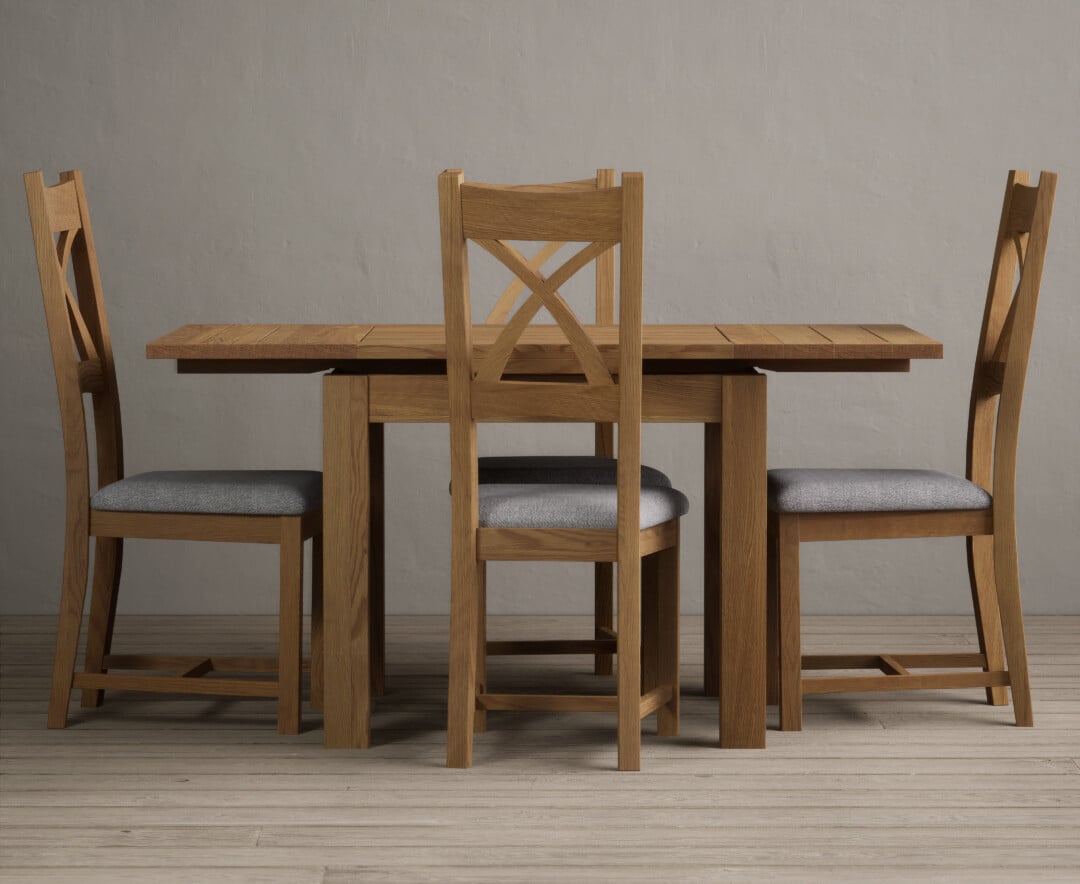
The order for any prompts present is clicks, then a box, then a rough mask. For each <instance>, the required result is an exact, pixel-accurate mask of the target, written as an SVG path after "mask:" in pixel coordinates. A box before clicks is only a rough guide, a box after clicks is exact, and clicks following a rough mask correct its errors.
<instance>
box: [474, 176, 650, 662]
mask: <svg viewBox="0 0 1080 884" xmlns="http://www.w3.org/2000/svg"><path fill="white" fill-rule="evenodd" d="M548 186H549V187H552V188H559V189H561V190H566V191H568V192H574V191H591V190H598V189H601V188H607V187H614V186H615V170H614V169H597V170H596V177H595V178H585V179H582V180H580V181H566V182H563V183H560V184H553V185H548ZM566 245H567V243H565V242H559V241H557V240H556V241H552V242H547V243H544V245H543V246H541V247H540V249H539V250H538V251H537V252H536V253H535V254H534V255H533V257H532V258H530V259H529V261H528V266H529V268H530V269H532V270H535V271H536V272H541V271H542V270H543V268H544V265H545V264H547V263H548V261H550V260H551V259H552V258H553V257H554V256H555V255H556V254H557V253H558V252H559V251H560V250H562V249H563V248H564V247H565V246H566ZM593 263H594V264H595V266H596V324H597V325H614V324H615V252H614V250H613V249H609V250H608V251H606V252H604V253H603V254H602V255H599V256H597V257H596V258H595V259H594V261H593ZM525 288H526V287H525V283H524V282H522V280H521V279H520V278H519V277H518V276H514V277H513V279H512V280H511V281H510V283H509V285H507V287H506V289H505V290H504V291H503V293H502V294H501V295H500V296H499V299H498V300H497V301H496V302H495V306H494V307H493V308H492V309H491V312H490V313H489V314H488V317H487V319H486V320H484V321H485V322H486V323H490V324H494V325H502V324H504V323H505V322H506V321H507V320H508V319H509V318H510V311H511V310H512V309H513V307H514V304H516V303H517V301H518V299H519V298H520V296H521V294H522V292H524V291H525ZM593 446H594V452H595V453H594V454H593V455H592V456H589V455H501V456H489V457H481V458H480V467H479V476H480V484H481V485H487V484H503V485H505V484H510V485H522V484H525V485H528V484H552V483H555V484H564V483H571V484H586V485H614V484H615V476H616V466H615V464H616V462H615V428H614V425H613V424H608V423H598V424H596V426H595V435H594V441H593ZM641 481H642V484H644V485H655V486H663V487H668V488H670V487H671V480H670V479H669V478H668V477H667V476H666V475H665V474H664V473H663V472H661V471H660V470H658V469H656V468H655V467H650V466H647V465H645V464H642V465H641ZM613 577H614V574H613V570H612V567H611V563H610V562H596V563H595V564H594V566H593V636H594V639H595V640H596V641H597V642H602V643H604V644H607V645H611V644H612V643H614V641H615V604H614V599H615V594H614V592H615V586H614V582H613ZM567 647H569V645H568V644H567V643H566V642H565V641H561V640H557V639H556V640H550V641H528V642H515V641H505V642H489V643H488V648H487V652H488V654H489V655H493V654H543V653H565V649H566V648H567ZM612 663H613V657H612V655H611V654H610V653H609V652H607V651H596V652H595V655H594V664H593V665H594V671H595V673H596V674H597V675H611V673H612V672H613V671H614V668H613V665H612Z"/></svg>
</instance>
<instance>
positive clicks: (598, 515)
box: [479, 484, 690, 529]
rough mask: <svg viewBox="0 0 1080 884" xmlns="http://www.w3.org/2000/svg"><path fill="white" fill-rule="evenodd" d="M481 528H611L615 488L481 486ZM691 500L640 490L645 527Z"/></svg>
mask: <svg viewBox="0 0 1080 884" xmlns="http://www.w3.org/2000/svg"><path fill="white" fill-rule="evenodd" d="M479 495H480V527H481V528H609V529H614V528H615V527H616V526H617V524H618V489H617V488H616V487H615V486H614V485H536V484H531V485H530V484H521V485H501V484H496V485H481V486H480V490H479ZM689 509H690V502H689V501H688V500H687V499H686V495H685V494H683V493H682V492H681V491H676V490H675V489H674V488H656V487H643V488H642V489H641V506H640V524H641V528H642V529H645V528H652V527H653V526H654V525H660V524H662V523H663V522H668V521H670V520H671V519H677V518H679V517H680V516H684V515H686V513H687V512H688V511H689Z"/></svg>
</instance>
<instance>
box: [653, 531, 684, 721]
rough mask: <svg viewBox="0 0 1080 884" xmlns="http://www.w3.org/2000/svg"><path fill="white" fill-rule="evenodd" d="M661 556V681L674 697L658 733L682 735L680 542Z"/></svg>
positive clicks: (662, 714)
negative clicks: (680, 700)
mask: <svg viewBox="0 0 1080 884" xmlns="http://www.w3.org/2000/svg"><path fill="white" fill-rule="evenodd" d="M656 557H657V558H658V559H659V563H658V564H659V569H658V570H659V591H658V593H657V595H658V596H659V605H658V606H657V619H658V628H657V633H658V636H657V638H658V639H659V641H658V644H659V649H658V654H657V657H658V664H659V673H658V676H659V677H658V679H657V681H658V683H659V684H661V685H671V699H670V700H668V702H667V703H665V704H664V705H663V706H661V707H660V708H659V709H658V710H657V713H656V732H657V733H658V734H659V735H660V736H662V737H677V736H678V735H679V543H678V540H676V542H675V545H674V546H671V547H669V548H668V549H665V550H661V551H660V552H658V553H656Z"/></svg>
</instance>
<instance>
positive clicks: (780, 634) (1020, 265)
mask: <svg viewBox="0 0 1080 884" xmlns="http://www.w3.org/2000/svg"><path fill="white" fill-rule="evenodd" d="M1056 186H1057V176H1056V175H1054V174H1053V173H1050V172H1043V173H1042V174H1041V175H1040V177H1039V183H1038V185H1037V186H1035V187H1031V186H1029V185H1028V175H1027V173H1026V172H1016V171H1013V172H1010V173H1009V175H1008V179H1007V181H1006V185H1005V195H1004V198H1003V200H1002V207H1001V217H1000V221H999V225H998V234H997V239H996V241H995V246H994V258H993V263H992V264H991V271H990V283H989V289H988V292H987V298H986V306H985V309H984V311H983V317H982V327H981V331H980V336H979V347H978V352H977V355H976V360H975V371H974V376H973V379H972V385H971V401H970V408H969V418H968V439H967V477H968V479H969V480H970V481H971V482H973V483H975V484H977V485H979V486H980V487H982V488H984V489H985V490H986V491H987V492H989V493H991V494H992V495H993V508H992V509H990V508H988V509H985V510H974V511H952V512H950V511H934V510H931V511H912V512H893V513H880V512H878V513H873V512H871V513H867V512H852V513H803V514H789V513H773V514H771V515H770V525H771V529H770V533H771V534H772V535H773V536H775V537H777V538H780V541H779V542H778V544H777V546H776V547H775V549H773V551H772V554H773V555H774V557H775V559H776V561H775V563H774V566H775V568H776V569H777V571H778V580H777V582H776V587H775V590H774V591H775V592H776V594H777V596H778V598H777V601H776V604H777V606H778V609H779V617H778V625H777V626H776V629H777V639H776V640H777V641H778V642H779V643H780V645H781V648H780V656H781V666H780V670H781V677H780V701H781V703H780V704H781V724H782V726H783V727H784V728H785V729H788V728H790V729H798V727H800V726H801V715H802V712H801V706H802V695H803V694H814V693H833V692H842V691H853V692H858V691H877V690H880V691H899V690H925V689H930V688H966V687H973V686H982V687H985V688H986V698H987V702H988V703H989V704H991V705H1002V704H1004V703H1005V702H1006V693H1005V690H1004V689H1005V687H1006V686H1008V687H1009V688H1010V690H1011V693H1012V697H1013V705H1014V714H1015V720H1016V723H1017V724H1018V725H1021V726H1027V727H1030V726H1031V725H1032V723H1033V714H1032V705H1031V696H1030V685H1029V677H1028V671H1027V652H1026V645H1025V639H1024V625H1023V614H1022V610H1021V603H1020V576H1019V565H1018V557H1017V540H1016V516H1015V513H1016V502H1015V498H1016V456H1017V446H1018V434H1019V426H1020V406H1021V402H1022V399H1023V391H1024V382H1025V377H1026V372H1027V364H1028V358H1029V356H1030V350H1031V334H1032V329H1033V328H1034V324H1035V313H1036V308H1037V305H1038V298H1039V289H1040V284H1041V280H1042V270H1043V263H1044V260H1045V251H1046V243H1047V240H1048V237H1049V231H1050V219H1051V216H1052V213H1053V204H1054V192H1055V188H1056ZM1017 277H1019V280H1018V281H1017V282H1015V288H1014V280H1016V279H1017ZM814 330H815V331H817V332H818V333H820V334H821V335H823V336H825V337H828V338H829V339H830V340H832V341H833V342H834V343H835V344H836V345H837V347H838V348H844V349H847V348H852V349H857V348H863V347H864V346H871V345H872V344H873V341H872V340H871V338H877V339H880V340H882V341H887V342H898V343H900V344H904V343H906V342H909V341H910V340H911V334H912V333H911V332H910V330H909V329H905V328H903V327H896V326H887V325H886V326H865V327H862V328H859V329H853V328H851V327H836V326H815V327H814ZM950 536H962V537H965V538H966V544H967V561H968V574H969V582H970V586H971V597H972V602H973V607H974V611H975V621H976V633H977V638H978V644H979V650H980V654H979V658H980V659H979V661H978V662H977V663H976V664H975V665H977V666H979V667H980V668H981V669H982V672H975V673H973V672H967V673H929V674H926V673H913V672H910V671H909V667H908V666H907V663H906V661H904V660H902V659H901V657H900V656H899V655H883V654H879V655H872V656H870V657H868V658H865V659H864V661H863V662H862V663H860V664H858V668H865V667H867V666H868V667H869V668H878V669H880V670H881V671H882V672H883V673H884V675H882V676H877V675H875V676H825V677H814V678H801V679H800V677H799V672H800V671H801V669H802V668H803V667H804V666H805V665H806V661H805V660H803V659H801V658H800V654H799V653H798V642H799V636H798V632H797V626H795V625H792V626H791V628H790V629H789V630H787V631H786V632H785V629H784V625H783V624H784V618H785V616H789V617H790V618H792V619H793V620H794V621H796V622H797V620H798V616H799V613H798V608H799V591H798V545H799V543H800V541H830V540H832V541H835V540H864V539H875V538H916V537H950ZM1003 646H1004V653H1003ZM785 661H786V662H785ZM827 662H828V661H817V663H818V664H819V667H818V668H824V666H825V664H826V663H827ZM833 662H836V661H835V660H834V661H833ZM1006 662H1007V664H1008V668H1007V669H1006ZM854 665H855V664H854V662H853V666H854ZM943 665H947V664H943ZM796 706H797V707H798V708H796Z"/></svg>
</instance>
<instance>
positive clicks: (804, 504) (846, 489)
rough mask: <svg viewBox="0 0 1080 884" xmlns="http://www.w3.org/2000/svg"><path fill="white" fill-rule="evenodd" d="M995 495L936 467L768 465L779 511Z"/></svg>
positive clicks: (876, 507)
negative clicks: (781, 467) (773, 467)
mask: <svg viewBox="0 0 1080 884" xmlns="http://www.w3.org/2000/svg"><path fill="white" fill-rule="evenodd" d="M991 501H992V498H991V497H990V495H989V494H987V493H986V492H985V491H984V490H983V489H982V488H980V487H979V486H978V485H976V484H974V483H973V482H969V481H968V480H967V479H963V478H961V477H960V476H954V475H952V474H951V473H940V472H938V471H937V470H809V469H795V470H769V509H771V510H774V511H775V512H778V513H871V512H911V511H925V510H982V509H986V508H987V507H989V506H990V504H991Z"/></svg>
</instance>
